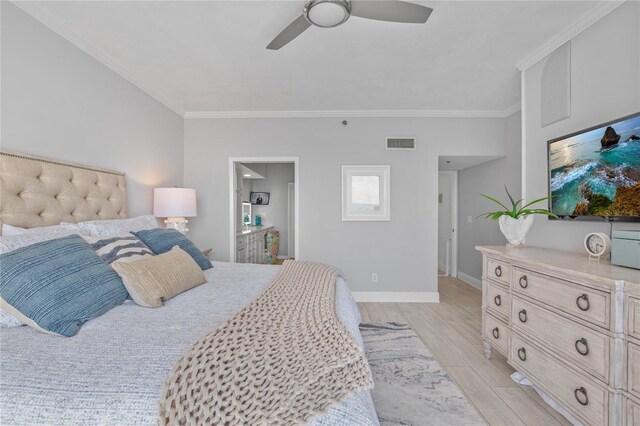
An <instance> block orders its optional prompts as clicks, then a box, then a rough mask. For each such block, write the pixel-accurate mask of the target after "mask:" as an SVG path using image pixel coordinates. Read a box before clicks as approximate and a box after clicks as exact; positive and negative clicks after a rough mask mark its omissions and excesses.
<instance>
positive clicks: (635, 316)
mask: <svg viewBox="0 0 640 426" xmlns="http://www.w3.org/2000/svg"><path fill="white" fill-rule="evenodd" d="M626 308H627V333H628V334H629V335H630V336H633V337H636V338H638V339H640V299H638V298H636V297H631V296H630V297H628V298H627V306H626Z"/></svg>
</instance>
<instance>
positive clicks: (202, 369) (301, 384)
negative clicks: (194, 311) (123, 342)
mask: <svg viewBox="0 0 640 426" xmlns="http://www.w3.org/2000/svg"><path fill="white" fill-rule="evenodd" d="M337 276H338V271H337V270H336V269H335V268H333V267H330V266H326V265H320V264H315V263H309V262H299V261H286V262H285V263H284V265H283V266H282V268H281V270H280V272H279V273H278V274H277V275H276V276H275V278H274V279H273V281H272V282H271V283H270V284H269V285H268V286H267V288H266V289H265V290H264V292H263V293H262V294H261V295H260V296H259V297H258V298H257V299H256V300H255V301H253V302H252V303H250V304H249V305H247V306H246V307H245V308H244V309H243V310H242V311H240V312H239V313H238V314H237V315H236V316H234V317H233V318H231V319H229V320H228V321H227V322H226V323H224V324H223V325H222V326H220V327H219V328H217V329H215V330H213V331H212V332H211V333H209V334H207V335H206V336H204V337H202V338H201V339H200V340H199V341H197V342H196V343H195V344H194V345H193V347H191V349H189V351H188V352H187V353H186V354H185V355H184V356H183V357H182V359H180V360H179V361H178V363H177V364H176V365H175V366H174V368H173V370H172V371H171V374H170V375H169V377H168V379H167V381H166V383H165V386H164V390H163V392H162V397H161V401H160V412H159V423H160V424H162V425H165V424H166V425H168V424H170V425H177V424H181V425H182V424H188V425H204V424H207V425H267V424H269V425H271V424H278V425H281V424H282V425H285V424H286V425H289V424H301V423H305V422H308V421H309V420H311V419H312V418H313V417H314V416H316V415H320V414H323V413H324V412H326V411H327V410H328V409H329V407H330V406H331V405H332V404H334V403H337V402H339V401H341V400H343V399H345V398H346V397H347V396H349V395H351V394H352V393H354V392H357V391H359V390H363V389H370V388H372V387H373V379H372V376H371V370H370V369H369V365H368V363H367V360H366V358H365V356H364V353H363V351H362V349H361V348H360V346H358V344H357V343H356V342H355V341H354V339H353V337H352V335H351V334H350V333H349V331H348V330H347V329H346V327H345V326H344V325H343V324H342V322H341V321H340V319H339V317H338V314H337V312H336V277H337Z"/></svg>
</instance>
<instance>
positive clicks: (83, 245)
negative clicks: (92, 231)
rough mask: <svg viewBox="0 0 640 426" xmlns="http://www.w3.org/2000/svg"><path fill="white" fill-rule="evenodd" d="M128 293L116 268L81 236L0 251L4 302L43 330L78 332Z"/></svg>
mask: <svg viewBox="0 0 640 426" xmlns="http://www.w3.org/2000/svg"><path fill="white" fill-rule="evenodd" d="M127 295H128V293H127V289H126V288H125V287H124V284H123V283H122V280H121V279H120V277H119V276H118V274H117V273H116V271H114V270H113V269H112V268H111V267H110V266H109V265H108V264H107V263H106V262H105V261H104V260H102V259H101V258H100V256H98V255H97V254H96V252H95V251H93V249H92V248H91V246H90V245H89V244H88V243H87V242H85V241H84V240H83V239H82V237H80V236H78V235H71V236H68V237H63V238H58V239H55V240H49V241H43V242H40V243H36V244H32V245H30V246H26V247H22V248H19V249H17V250H13V251H11V252H9V253H4V254H1V255H0V304H1V305H2V307H3V309H6V310H9V312H11V313H15V314H16V315H17V316H19V317H20V319H21V320H23V322H24V323H26V324H28V325H30V326H32V327H34V328H36V329H38V330H40V331H45V332H50V333H54V334H59V335H62V336H67V337H69V336H73V335H75V334H76V333H78V331H79V330H80V327H82V324H83V323H85V322H86V321H88V320H90V319H92V318H96V317H99V316H100V315H102V314H104V313H105V312H107V311H108V310H110V309H111V308H113V307H115V306H118V305H120V304H122V302H124V301H125V299H126V298H127Z"/></svg>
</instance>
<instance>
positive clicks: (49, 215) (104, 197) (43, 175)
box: [0, 151, 127, 228]
mask: <svg viewBox="0 0 640 426" xmlns="http://www.w3.org/2000/svg"><path fill="white" fill-rule="evenodd" d="M126 217H127V192H126V187H125V175H124V173H119V172H113V171H109V170H101V169H96V168H93V167H88V166H83V165H79V164H70V163H64V162H60V161H56V160H50V159H46V158H39V157H34V156H31V155H28V154H21V153H17V152H8V151H0V226H1V225H2V223H6V224H9V225H13V226H20V227H23V228H34V227H36V226H47V225H57V224H58V223H60V222H82V221H85V220H95V219H124V218H126Z"/></svg>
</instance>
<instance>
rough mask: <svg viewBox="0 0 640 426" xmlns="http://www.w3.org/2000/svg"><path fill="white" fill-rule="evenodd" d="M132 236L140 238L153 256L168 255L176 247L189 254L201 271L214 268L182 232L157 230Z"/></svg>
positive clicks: (136, 233)
mask: <svg viewBox="0 0 640 426" xmlns="http://www.w3.org/2000/svg"><path fill="white" fill-rule="evenodd" d="M132 234H133V235H135V236H136V237H138V238H140V239H141V240H142V242H143V243H144V244H145V245H146V246H147V247H149V248H150V249H151V251H152V252H153V254H156V255H158V254H162V253H166V252H168V251H169V250H171V249H172V248H173V247H174V246H179V247H180V248H181V249H182V250H184V251H186V252H187V253H189V255H190V256H191V257H192V258H193V260H195V261H196V263H197V264H198V266H199V267H200V269H202V270H205V269H209V268H213V264H212V263H211V261H210V260H209V259H207V256H205V255H204V254H202V252H201V251H200V250H199V249H198V247H196V245H195V244H193V243H192V242H191V240H190V239H189V238H187V237H186V236H185V235H184V234H183V233H182V232H180V231H176V230H175V229H162V228H155V229H146V230H143V231H138V232H132Z"/></svg>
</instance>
